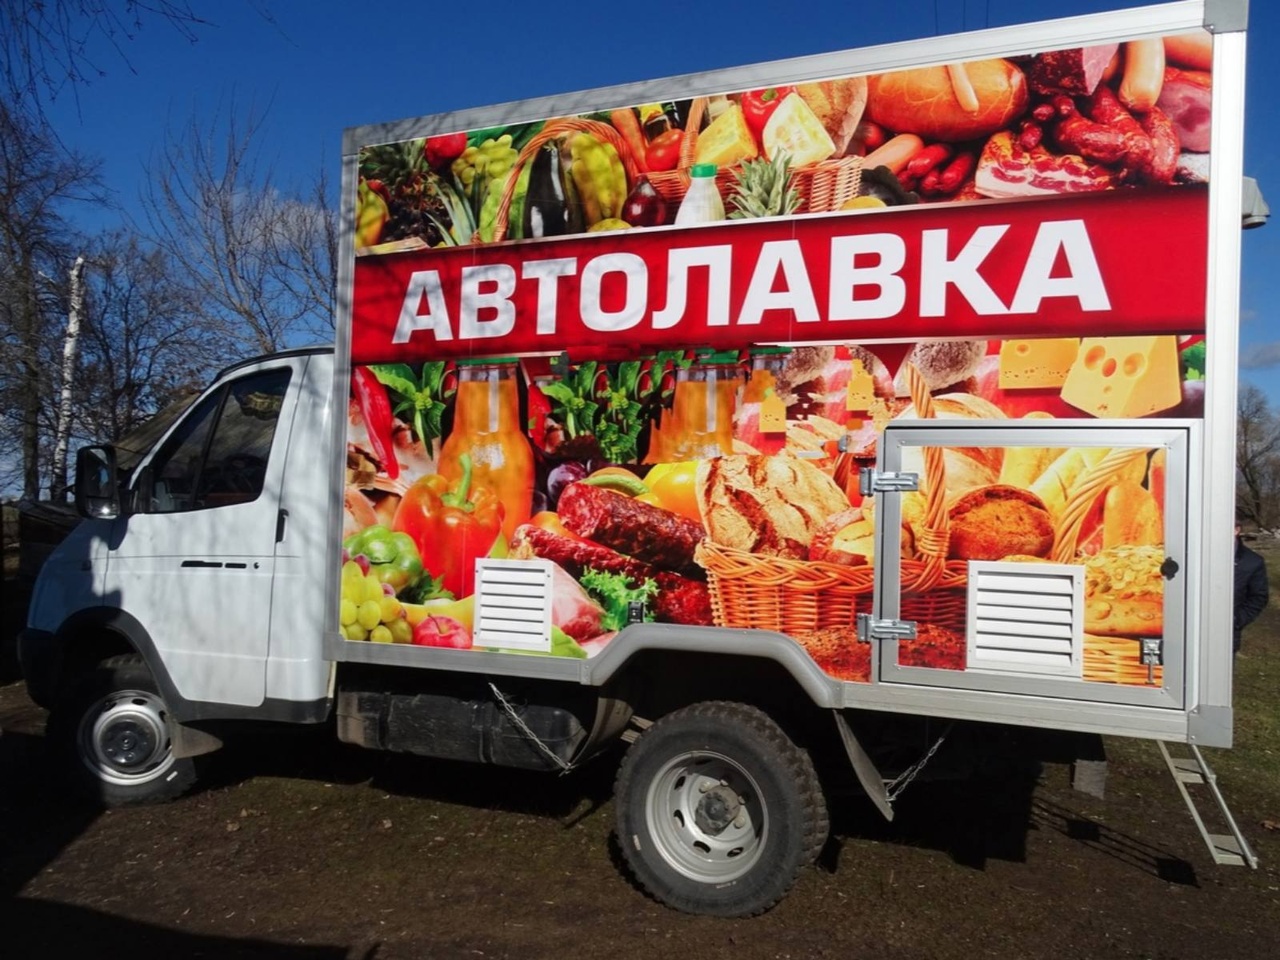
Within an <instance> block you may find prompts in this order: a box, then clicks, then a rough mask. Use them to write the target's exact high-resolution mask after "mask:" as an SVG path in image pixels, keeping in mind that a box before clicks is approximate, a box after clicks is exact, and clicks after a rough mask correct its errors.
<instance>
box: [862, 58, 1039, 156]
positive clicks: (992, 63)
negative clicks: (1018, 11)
mask: <svg viewBox="0 0 1280 960" xmlns="http://www.w3.org/2000/svg"><path fill="white" fill-rule="evenodd" d="M958 87H959V89H957V88H958ZM1028 97H1029V94H1028V90H1027V80H1026V77H1025V76H1024V75H1023V73H1022V70H1021V69H1020V68H1019V67H1018V66H1017V65H1016V64H1014V63H1012V62H1010V61H1008V60H975V61H972V62H969V63H964V64H954V65H952V66H951V67H919V68H916V69H913V70H900V71H898V72H896V73H885V74H879V75H876V76H872V77H869V78H868V85H867V110H866V116H867V119H869V120H874V121H875V122H876V123H878V124H880V125H881V126H882V127H886V128H888V129H889V130H892V131H893V132H894V133H914V134H918V135H919V136H921V137H923V138H924V139H925V140H945V141H946V142H948V143H959V142H961V141H963V140H976V139H978V138H980V137H988V136H990V135H991V134H993V133H995V132H996V131H997V130H999V129H1001V128H1003V127H1005V126H1007V125H1008V124H1009V122H1010V121H1011V120H1013V118H1014V117H1017V116H1020V115H1021V114H1022V113H1023V112H1024V111H1025V110H1026V108H1027V100H1028ZM966 101H967V102H966Z"/></svg>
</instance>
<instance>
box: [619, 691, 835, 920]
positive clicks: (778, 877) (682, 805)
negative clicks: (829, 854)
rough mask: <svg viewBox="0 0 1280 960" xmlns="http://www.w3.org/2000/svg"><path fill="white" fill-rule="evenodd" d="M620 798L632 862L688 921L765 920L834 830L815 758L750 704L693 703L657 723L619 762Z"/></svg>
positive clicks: (623, 839) (623, 841)
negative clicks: (701, 917)
mask: <svg viewBox="0 0 1280 960" xmlns="http://www.w3.org/2000/svg"><path fill="white" fill-rule="evenodd" d="M614 798H615V804H616V809H617V831H618V846H619V848H620V850H621V851H622V856H623V858H624V859H625V860H626V863H627V866H628V867H629V868H630V869H631V871H632V873H633V874H634V876H635V878H636V880H637V881H638V882H639V884H640V885H641V886H642V887H643V888H644V889H645V890H646V891H647V892H648V893H649V894H650V895H652V896H653V897H654V898H655V899H656V900H659V901H661V902H662V903H665V904H667V905H668V906H671V907H674V908H675V909H677V910H683V911H685V912H686V913H697V914H709V915H712V916H721V917H749V916H754V915H756V914H759V913H763V912H764V911H766V910H768V909H769V908H770V907H772V906H773V905H774V904H776V903H777V902H778V901H779V900H781V899H782V897H783V896H785V895H786V893H787V891H788V890H790V889H791V886H792V884H794V883H795V881H796V878H797V877H798V876H799V875H800V871H801V870H802V869H804V868H805V867H806V866H808V865H809V864H810V863H812V862H813V860H814V859H815V858H816V857H817V855H818V853H819V852H820V851H821V850H822V847H823V844H825V843H826V840H827V833H828V830H829V824H828V820H827V804H826V798H825V796H824V795H823V792H822V786H821V784H820V783H819V781H818V775H817V773H816V772H815V771H814V768H813V761H812V760H811V759H810V758H809V754H808V753H806V752H805V751H804V750H802V749H801V748H799V747H797V746H796V745H795V744H794V743H793V742H792V741H791V740H790V738H789V737H788V736H787V735H786V734H785V733H784V732H783V731H782V728H781V727H779V726H778V725H777V723H775V722H774V721H773V720H772V719H770V718H769V716H768V715H767V714H765V713H764V712H763V711H761V710H758V709H757V708H755V707H752V706H748V705H746V704H741V703H724V702H708V703H699V704H694V705H693V706H689V707H684V708H682V709H680V710H676V711H673V712H672V713H670V714H668V715H667V716H665V717H663V718H662V719H661V720H659V721H658V722H656V723H655V724H654V725H653V726H651V727H649V729H647V730H646V731H645V732H644V733H642V734H641V735H640V737H639V739H638V740H636V742H635V743H634V744H632V746H631V748H630V749H629V750H628V751H627V754H626V756H625V757H624V758H623V760H622V764H621V766H620V767H619V770H618V777H617V781H616V783H615V784H614Z"/></svg>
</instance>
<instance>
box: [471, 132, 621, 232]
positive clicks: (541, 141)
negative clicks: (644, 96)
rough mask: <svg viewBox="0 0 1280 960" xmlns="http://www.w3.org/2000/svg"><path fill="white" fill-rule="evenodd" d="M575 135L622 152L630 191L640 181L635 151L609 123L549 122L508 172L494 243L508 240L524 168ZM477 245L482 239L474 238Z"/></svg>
mask: <svg viewBox="0 0 1280 960" xmlns="http://www.w3.org/2000/svg"><path fill="white" fill-rule="evenodd" d="M574 133H589V134H591V136H593V137H595V138H596V139H597V140H599V141H600V142H601V143H607V144H609V145H610V146H612V147H613V149H614V150H616V151H618V159H619V160H621V161H622V169H623V170H624V171H625V172H626V175H627V189H628V190H629V189H630V188H631V186H632V184H634V183H635V182H636V179H637V178H638V177H639V170H638V168H637V167H636V162H635V158H634V157H632V156H631V150H630V148H629V147H628V146H627V144H626V141H625V140H623V138H622V134H620V133H618V131H617V130H615V129H614V128H613V127H611V126H609V124H607V123H601V122H599V121H598V120H585V119H583V118H581V117H563V118H561V119H557V120H548V121H547V123H546V125H545V126H544V127H543V128H542V130H540V131H539V132H538V134H537V135H536V136H534V137H533V138H532V139H531V140H530V141H529V142H528V143H526V144H525V145H524V149H522V150H521V151H520V153H519V154H517V155H516V160H515V163H513V164H512V165H511V169H510V170H509V171H508V172H507V179H506V182H505V183H504V184H503V188H502V198H501V200H500V201H499V203H498V211H497V214H496V215H495V219H494V225H493V242H494V243H497V242H499V241H501V240H505V239H506V237H507V230H508V229H509V226H508V222H507V218H508V217H509V216H510V215H511V204H512V202H513V201H514V200H515V193H516V182H517V181H518V180H519V179H520V171H521V170H522V169H523V168H524V165H525V164H526V163H528V162H529V161H530V160H532V159H533V158H534V156H536V155H537V153H538V151H539V150H541V149H542V148H543V147H545V146H546V145H547V144H548V143H551V142H553V141H555V140H559V139H561V138H563V137H567V136H569V135H570V134H574ZM474 239H475V240H476V241H477V242H478V241H479V237H476V238H474Z"/></svg>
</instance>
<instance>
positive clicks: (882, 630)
mask: <svg viewBox="0 0 1280 960" xmlns="http://www.w3.org/2000/svg"><path fill="white" fill-rule="evenodd" d="M915 638H916V622H915V621H914V620H877V619H876V618H875V617H873V616H871V614H869V613H860V614H858V642H859V643H870V642H871V641H872V640H914V639H915Z"/></svg>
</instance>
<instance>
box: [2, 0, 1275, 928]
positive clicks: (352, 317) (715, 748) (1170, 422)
mask: <svg viewBox="0 0 1280 960" xmlns="http://www.w3.org/2000/svg"><path fill="white" fill-rule="evenodd" d="M1243 31H1244V4H1243V3H1230V2H1209V0H1204V2H1202V0H1182V2H1175V3H1168V4H1164V5H1160V6H1152V7H1144V8H1139V9H1135V10H1129V11H1119V12H1115V13H1108V14H1098V15H1093V16H1084V17H1076V18H1071V19H1064V20H1054V21H1047V22H1043V23H1036V24H1028V25H1025V26H1018V27H1010V28H1002V29H995V30H986V31H981V32H978V33H971V34H963V35H958V36H951V37H942V38H937V39H931V40H923V41H919V42H909V43H898V44H891V45H887V46H882V47H874V48H870V49H864V50H851V51H845V52H840V53H831V54H823V55H818V56H812V57H805V58H799V59H795V60H787V61H779V62H774V63H764V64H756V65H752V66H749V67H743V68H739V69H732V70H720V71H714V72H710V73H704V74H697V75H691V76H685V77H676V78H669V79H666V80H660V81H654V82H652V83H637V84H631V85H627V86H621V87H615V88H609V89H602V90H592V91H585V92H582V93H578V94H571V95H566V96H559V97H549V98H545V99H540V100H533V101H527V102H521V103H512V104H506V105H502V106H497V107H490V108H483V109H475V110H469V111H463V112H459V113H453V114H445V115H437V116H431V117H425V118H421V119H417V120H406V121H399V122H395V123H390V124H385V125H381V126H374V127H361V128H357V129H353V130H349V131H347V133H346V136H345V140H344V149H343V164H344V166H343V181H342V190H343V206H342V222H343V223H344V225H345V229H344V247H343V249H344V253H345V255H344V256H343V257H342V258H341V264H340V271H339V278H338V279H339V297H338V302H339V312H338V316H337V344H336V348H334V349H329V348H324V349H320V348H317V349H308V350H298V351H292V352H289V353H287V354H282V355H280V356H277V357H268V358H260V359H257V360H253V361H247V362H246V363H243V364H240V365H237V366H236V367H233V368H231V369H229V370H227V371H224V373H223V374H222V375H220V376H219V378H218V379H217V380H216V381H215V383H214V384H213V385H212V386H210V387H209V389H208V390H207V391H206V392H205V393H204V394H203V395H202V396H201V397H200V398H198V399H197V400H196V402H195V403H193V404H192V406H191V407H190V409H189V410H188V411H186V412H185V414H183V416H182V417H181V419H179V420H178V422H177V423H176V424H175V425H174V426H173V427H172V428H171V429H169V430H168V431H167V432H166V433H165V435H164V436H163V437H162V438H161V439H160V440H159V442H158V443H157V445H156V447H155V449H154V450H152V451H151V452H150V453H149V454H147V455H146V456H145V457H143V458H142V460H141V461H140V463H139V464H138V465H137V467H136V468H134V469H133V470H132V471H131V472H129V473H128V474H127V475H120V476H118V475H117V469H116V460H115V457H114V451H112V450H111V449H110V448H87V449H85V450H82V451H81V455H80V459H79V462H78V469H77V473H78V477H77V501H78V504H79V506H80V509H81V512H82V513H83V514H84V515H85V516H86V517H89V518H90V519H88V520H87V521H86V522H85V523H84V524H83V525H82V526H81V527H80V528H78V529H77V530H76V531H75V533H74V534H73V535H72V536H71V537H70V538H68V540H67V541H66V542H65V543H64V544H63V545H62V546H61V547H60V548H59V549H58V550H57V551H55V554H54V556H53V557H52V558H51V559H50V561H49V563H48V564H47V565H46V567H45V569H44V571H43V573H42V575H41V577H40V579H39V581H38V583H37V587H36V593H35V597H34V599H33V602H32V605H31V612H30V616H29V621H28V624H29V625H28V629H27V630H26V631H25V632H24V634H23V636H22V638H21V642H20V647H19V654H20V659H21V661H22V664H23V668H24V672H25V674H26V676H27V679H28V684H29V687H30V689H31V692H32V695H33V697H34V698H35V699H36V700H37V701H38V702H40V703H42V704H44V705H46V706H52V707H53V708H54V713H53V719H52V720H51V727H50V730H51V737H52V739H53V740H55V741H56V742H58V743H60V744H62V745H63V746H64V747H65V748H66V749H67V751H68V753H69V755H70V756H71V757H73V758H74V762H73V764H72V766H73V767H74V768H75V769H76V770H77V771H78V773H79V774H80V775H81V777H82V778H84V779H86V780H87V781H89V782H90V784H91V785H93V786H94V787H95V788H96V789H98V790H99V792H100V794H101V796H102V797H103V798H104V799H106V800H107V801H108V802H137V801H139V800H143V799H157V798H161V797H167V796H175V795H177V794H178V793H180V792H181V791H182V790H183V789H185V788H186V786H188V785H189V784H190V782H192V779H193V777H194V773H193V771H194V768H193V767H192V766H191V762H192V761H191V758H192V757H195V756H197V755H199V754H200V753H203V752H207V751H209V750H212V749H216V748H217V746H218V745H219V742H218V740H217V739H216V738H215V737H214V736H213V733H212V731H211V728H210V727H209V726H208V723H209V722H210V721H223V720H234V719H271V720H287V721H295V722H321V721H325V720H328V719H331V718H332V719H336V732H337V735H338V736H339V737H340V738H341V739H342V740H344V741H347V742H351V743H356V744H360V745H363V746H368V747H374V748H380V749H390V750H401V751H407V752H413V753H418V754H424V755H428V756H437V757H448V758H464V759H474V760H478V761H483V762H494V763H502V764H506V765H511V766H524V767H532V768H541V769H561V770H565V769H568V768H570V767H572V766H573V765H575V764H576V763H579V762H581V761H583V760H584V759H586V758H588V757H590V756H591V755H593V754H595V753H599V752H600V751H601V750H602V748H604V747H606V746H608V745H609V744H612V743H616V742H617V741H618V740H619V738H622V739H625V740H627V741H628V742H630V743H631V744H632V745H631V746H630V748H629V749H628V751H627V754H626V757H625V758H624V759H623V761H622V764H621V767H620V772H619V777H618V781H617V783H618V787H617V804H616V806H617V816H618V831H619V835H620V836H622V837H626V838H627V840H626V842H624V843H621V844H620V846H621V848H622V850H623V856H624V858H625V859H626V860H627V862H628V864H629V865H630V867H631V868H632V870H633V872H634V873H635V874H636V876H637V878H638V879H639V881H640V882H641V884H642V885H643V886H645V887H646V889H648V890H649V891H650V892H651V893H653V894H654V895H655V896H657V897H658V898H659V899H661V900H663V901H664V902H666V903H668V904H671V905H673V906H676V907H678V908H680V909H686V910H692V911H695V912H709V913H719V914H724V915H745V914H751V913H757V912H760V911H761V910H764V909H767V908H768V907H769V906H771V905H772V904H773V903H774V902H776V901H777V899H778V898H780V897H781V896H782V895H783V894H784V893H785V892H786V889H787V888H788V887H789V886H790V884H791V882H792V881H793V880H794V878H795V876H796V872H797V871H798V870H799V869H800V867H801V866H803V864H804V863H807V862H809V861H811V860H812V859H813V857H814V856H816V854H817V852H818V850H819V849H820V848H821V845H822V842H823V840H824V838H825V831H826V826H827V820H826V813H825V799H824V797H825V795H826V792H827V791H826V789H825V786H824V784H823V783H821V782H820V781H819V779H818V775H817V773H816V772H815V765H814V763H813V761H812V759H811V754H812V755H813V756H814V757H820V756H822V755H823V751H824V745H825V744H828V743H834V744H835V745H836V748H837V749H836V752H837V753H838V754H839V756H840V757H841V758H843V757H844V756H845V754H846V753H847V758H848V761H850V762H851V763H852V767H853V769H854V770H855V771H856V773H857V777H858V780H859V782H860V783H861V784H862V786H863V787H864V788H865V789H866V790H867V792H868V794H869V795H870V796H871V798H872V799H873V801H875V802H876V804H877V805H878V806H879V807H880V808H881V810H882V811H883V812H884V813H885V814H886V815H888V816H891V815H892V806H891V805H892V800H893V797H894V792H893V791H894V790H896V789H898V788H897V787H894V783H897V782H899V781H893V782H891V781H890V779H889V778H888V777H884V776H883V775H882V774H881V771H880V770H879V769H877V767H876V765H875V764H876V763H877V762H878V760H877V759H876V758H875V757H874V756H873V754H874V752H875V751H874V750H872V749H870V747H871V746H872V745H871V740H872V739H874V737H875V735H876V733H877V731H881V732H883V731H887V730H888V729H889V726H890V721H892V722H893V723H896V724H898V725H899V726H900V727H902V728H906V729H911V730H913V731H918V730H933V729H934V728H936V727H939V726H942V727H946V728H947V729H950V726H948V725H951V726H956V725H959V726H962V727H967V726H973V727H984V726H985V725H997V726H1000V727H1004V726H1010V725H1012V726H1021V727H1029V728H1041V729H1045V730H1054V731H1068V732H1075V733H1080V734H1085V735H1091V736H1092V735H1098V734H1108V735H1117V736H1131V737H1139V738H1147V739H1154V740H1157V741H1161V744H1160V746H1161V749H1162V750H1166V747H1165V743H1166V742H1175V743H1181V744H1188V745H1190V749H1191V750H1192V751H1193V755H1194V757H1195V760H1196V763H1198V764H1199V765H1200V771H1199V774H1196V775H1197V776H1198V775H1200V774H1203V779H1204V780H1205V781H1208V782H1212V774H1211V772H1209V771H1208V770H1207V767H1204V766H1203V761H1202V759H1201V758H1200V756H1199V754H1198V752H1196V749H1197V747H1198V746H1200V745H1209V746H1229V745H1230V743H1231V735H1232V713H1231V660H1232V654H1231V620H1232V610H1231V606H1230V603H1231V596H1232V579H1231V570H1232V563H1231V557H1232V528H1233V516H1232V503H1233V500H1234V454H1235V405H1236V389H1237V387H1236V364H1237V341H1238V296H1239V263H1240V239H1239V232H1240V229H1241V182H1242V176H1241V172H1242V171H1241V167H1242V140H1243V131H1242V119H1243V109H1242V105H1243V90H1244V32H1243ZM833 721H834V722H833ZM913 736H914V733H913ZM933 737H934V734H933V733H930V734H929V735H928V739H927V740H925V741H924V742H923V747H924V749H925V751H926V752H924V754H923V756H922V759H921V760H920V762H919V763H918V764H916V765H913V766H912V767H910V768H909V770H908V775H907V776H906V777H905V782H907V783H909V782H910V779H911V777H913V776H915V774H916V773H918V772H919V770H920V767H921V766H922V765H923V764H924V763H926V762H928V761H929V759H930V758H931V757H933V755H934V753H935V752H936V751H937V750H938V748H939V746H940V744H941V743H942V740H941V739H938V740H936V741H935V742H934V743H933V745H932V746H931V747H929V746H928V740H932V739H933ZM888 739H890V740H893V739H894V738H893V737H889V738H888ZM960 739H962V738H960ZM902 742H903V741H902V740H901V739H899V740H897V743H898V745H900V744H901V743H902ZM841 748H843V749H841ZM1165 755H1166V759H1169V756H1168V753H1167V750H1166V753H1165ZM1169 762H1170V769H1171V770H1174V771H1175V774H1176V775H1177V776H1178V777H1179V778H1180V779H1179V780H1178V782H1179V784H1180V789H1184V788H1183V787H1182V786H1181V785H1182V784H1185V783H1187V782H1194V778H1193V777H1192V776H1191V774H1192V773H1194V771H1189V768H1188V769H1181V768H1179V769H1180V772H1179V770H1175V761H1173V760H1169ZM940 765H941V764H940ZM846 766H847V764H846ZM1223 812H1224V813H1226V811H1225V808H1224V809H1223ZM1226 816H1227V819H1228V821H1230V815H1229V814H1226ZM1197 823H1198V824H1200V825H1201V830H1202V833H1203V832H1204V826H1203V823H1202V822H1201V821H1200V819H1199V816H1198V815H1197ZM1231 830H1232V833H1233V834H1234V837H1235V842H1234V846H1231V845H1230V844H1228V843H1227V842H1226V840H1229V839H1230V838H1226V840H1224V838H1223V837H1209V836H1208V835H1207V834H1206V839H1207V840H1209V842H1210V845H1211V847H1213V848H1214V850H1215V853H1214V856H1215V858H1219V857H1220V856H1221V857H1223V858H1225V859H1220V862H1249V863H1250V864H1254V863H1256V860H1255V859H1254V858H1253V857H1252V854H1251V852H1250V851H1249V850H1248V846H1247V843H1245V841H1244V839H1243V837H1242V836H1241V835H1240V833H1239V831H1238V829H1237V828H1236V827H1235V825H1234V823H1233V822H1232V823H1231ZM1228 847H1230V850H1231V851H1234V852H1229V851H1228ZM1223 851H1228V852H1223ZM1231 858H1234V859H1231Z"/></svg>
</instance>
